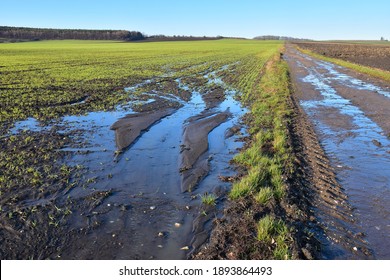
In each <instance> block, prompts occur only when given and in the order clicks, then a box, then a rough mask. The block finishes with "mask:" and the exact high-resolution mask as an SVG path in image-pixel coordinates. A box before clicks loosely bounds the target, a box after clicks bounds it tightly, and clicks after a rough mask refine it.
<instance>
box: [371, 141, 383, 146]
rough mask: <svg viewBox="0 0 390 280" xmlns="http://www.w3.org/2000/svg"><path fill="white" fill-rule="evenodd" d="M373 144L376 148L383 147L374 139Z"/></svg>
mask: <svg viewBox="0 0 390 280" xmlns="http://www.w3.org/2000/svg"><path fill="white" fill-rule="evenodd" d="M372 143H373V144H374V145H375V146H377V147H382V143H381V142H379V141H378V140H376V139H373V140H372Z"/></svg>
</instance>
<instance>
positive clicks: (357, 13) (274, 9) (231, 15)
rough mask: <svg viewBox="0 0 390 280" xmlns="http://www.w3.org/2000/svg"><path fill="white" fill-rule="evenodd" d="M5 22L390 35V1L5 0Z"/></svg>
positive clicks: (0, 20) (213, 32)
mask: <svg viewBox="0 0 390 280" xmlns="http://www.w3.org/2000/svg"><path fill="white" fill-rule="evenodd" d="M0 25H7V26H27V27H50V28H80V29H81V28H88V29H125V30H137V31H141V32H143V33H145V34H148V35H153V34H165V35H194V36H203V35H206V36H217V35H222V36H233V37H246V38H252V37H254V36H257V35H268V34H272V35H286V36H293V37H301V38H310V39H317V40H329V39H363V40H369V39H379V38H380V37H381V36H383V37H385V38H387V39H390V1H389V0H371V1H359V0H354V1H352V0H346V1H342V0H339V1H336V0H324V1H315V0H311V1H309V0H296V1H294V0H290V1H287V0H235V1H234V0H180V1H179V0H161V1H158V0H138V1H135V0H127V1H125V0H111V1H100V0H64V1H63V0H58V1H57V0H31V1H27V0H0Z"/></svg>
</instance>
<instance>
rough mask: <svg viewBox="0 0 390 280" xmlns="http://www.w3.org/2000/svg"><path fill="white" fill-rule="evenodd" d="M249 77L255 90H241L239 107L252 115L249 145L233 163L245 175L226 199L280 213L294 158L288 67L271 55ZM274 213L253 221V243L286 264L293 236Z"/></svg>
mask: <svg viewBox="0 0 390 280" xmlns="http://www.w3.org/2000/svg"><path fill="white" fill-rule="evenodd" d="M257 75H258V77H256V75H252V78H253V79H254V80H255V81H254V83H253V87H251V88H248V87H246V88H243V89H241V91H242V101H243V103H244V104H247V105H248V106H249V107H250V109H251V113H250V115H249V117H248V119H249V121H248V126H249V133H250V139H251V140H250V144H249V145H248V146H247V148H246V149H244V150H243V151H241V152H240V153H239V154H238V155H237V156H236V157H235V158H234V162H235V163H236V164H238V165H240V166H244V167H245V169H246V170H247V174H246V175H245V176H243V177H242V178H241V179H240V180H239V181H237V182H235V183H234V184H233V187H232V190H231V192H230V194H229V196H230V198H231V199H232V200H240V199H243V200H254V201H255V203H257V204H260V205H261V206H262V207H264V209H266V208H268V209H274V208H276V207H278V206H277V205H279V204H280V202H281V200H283V199H284V198H285V196H286V180H285V178H287V176H286V175H287V174H289V172H292V152H291V149H290V148H289V144H288V139H289V136H288V135H289V134H288V129H287V125H288V119H289V116H290V114H291V112H290V108H289V105H288V103H287V102H288V98H289V95H290V90H289V75H288V66H287V64H286V62H285V61H283V60H282V59H281V58H280V54H279V53H277V54H275V55H274V56H273V57H272V58H271V59H270V60H269V61H268V62H267V63H266V64H265V65H264V67H263V70H262V71H261V72H260V73H257ZM276 212H277V211H273V210H271V211H270V214H265V215H264V213H263V214H262V217H261V218H260V219H259V220H258V221H257V227H256V229H255V230H256V231H257V233H256V234H257V235H256V237H255V239H256V240H257V241H259V242H260V243H261V244H262V245H260V246H259V248H269V249H270V250H272V253H271V255H272V256H273V258H274V259H290V258H291V256H292V255H291V252H290V251H289V247H290V246H289V244H290V242H291V234H290V233H291V231H292V229H290V228H289V227H288V226H287V224H286V222H284V217H277V214H276Z"/></svg>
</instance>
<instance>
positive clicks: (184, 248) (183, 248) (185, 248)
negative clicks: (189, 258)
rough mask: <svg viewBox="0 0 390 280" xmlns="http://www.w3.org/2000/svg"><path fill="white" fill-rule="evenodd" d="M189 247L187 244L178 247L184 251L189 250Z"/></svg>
mask: <svg viewBox="0 0 390 280" xmlns="http://www.w3.org/2000/svg"><path fill="white" fill-rule="evenodd" d="M189 249H190V247H188V246H184V247H181V248H180V250H182V251H186V250H189Z"/></svg>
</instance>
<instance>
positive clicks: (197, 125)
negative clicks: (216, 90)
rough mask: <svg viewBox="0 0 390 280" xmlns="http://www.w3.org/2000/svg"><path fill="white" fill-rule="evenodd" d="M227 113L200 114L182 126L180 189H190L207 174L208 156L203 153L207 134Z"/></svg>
mask: <svg viewBox="0 0 390 280" xmlns="http://www.w3.org/2000/svg"><path fill="white" fill-rule="evenodd" d="M229 115H230V114H229V112H223V113H217V114H212V115H208V114H206V115H200V116H197V117H196V118H195V119H196V120H194V118H192V121H190V122H189V124H188V125H186V126H185V127H184V132H183V142H182V144H181V164H180V172H181V173H182V180H181V190H182V191H191V190H192V189H193V188H194V187H195V186H196V185H197V184H198V182H199V181H200V180H201V179H202V178H203V177H204V176H206V175H207V173H208V171H209V165H208V161H209V158H207V157H205V156H204V154H205V152H206V151H207V150H208V146H209V143H208V142H209V141H208V135H209V133H210V132H211V131H212V130H213V129H214V128H216V127H217V126H219V125H220V124H221V123H223V122H225V121H226V120H227V118H228V117H229ZM202 155H203V156H202Z"/></svg>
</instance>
